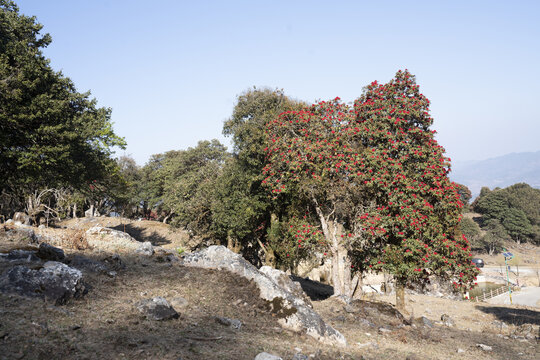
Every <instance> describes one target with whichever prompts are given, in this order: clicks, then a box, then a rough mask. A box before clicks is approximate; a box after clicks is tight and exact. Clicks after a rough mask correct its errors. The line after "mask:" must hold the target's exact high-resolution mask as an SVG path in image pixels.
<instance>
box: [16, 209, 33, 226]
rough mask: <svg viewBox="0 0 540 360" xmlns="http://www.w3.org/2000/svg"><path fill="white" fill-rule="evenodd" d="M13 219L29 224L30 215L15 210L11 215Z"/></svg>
mask: <svg viewBox="0 0 540 360" xmlns="http://www.w3.org/2000/svg"><path fill="white" fill-rule="evenodd" d="M13 221H14V222H17V221H18V222H20V223H21V224H23V225H30V224H31V220H30V216H28V215H27V214H26V213H23V212H16V213H15V214H14V215H13Z"/></svg>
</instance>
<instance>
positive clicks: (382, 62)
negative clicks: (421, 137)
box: [16, 0, 540, 165]
mask: <svg viewBox="0 0 540 360" xmlns="http://www.w3.org/2000/svg"><path fill="white" fill-rule="evenodd" d="M16 2H17V4H18V5H19V7H20V9H21V12H22V13H24V14H26V15H34V16H36V17H37V19H38V21H39V22H40V23H42V24H43V25H44V29H43V32H48V33H50V34H51V36H52V38H53V42H52V44H51V45H50V46H49V47H48V48H47V49H46V50H45V55H46V56H47V57H49V58H50V59H51V63H52V66H53V67H54V68H55V69H56V70H62V71H63V73H64V74H65V75H66V76H68V77H70V78H71V79H72V80H73V81H74V82H75V84H76V85H77V88H78V90H79V91H87V90H90V91H91V92H92V96H94V97H96V98H97V99H98V103H99V105H100V106H107V107H111V108H112V109H113V113H112V119H113V122H114V128H115V131H116V133H117V134H119V135H120V136H124V137H125V138H126V140H127V142H128V148H127V150H126V151H125V152H124V151H120V152H119V153H118V154H119V155H122V154H124V153H125V154H131V155H132V156H133V157H134V158H135V159H136V160H137V162H138V163H139V164H140V165H142V164H144V163H145V162H146V161H147V160H148V158H149V156H150V155H152V154H156V153H160V152H164V151H167V150H173V149H174V150H178V149H185V148H187V147H190V146H194V145H196V144H197V141H199V140H204V139H212V138H218V139H220V140H221V141H223V142H224V143H225V144H226V145H227V146H230V142H229V140H228V139H226V138H224V137H223V135H222V134H221V130H222V125H223V121H224V120H225V119H227V118H228V117H229V116H230V115H231V113H232V109H233V106H234V104H235V101H236V96H237V95H238V94H240V93H242V92H243V91H244V90H246V89H247V88H249V87H252V86H258V87H262V86H268V87H271V88H280V89H284V91H285V93H286V94H287V95H289V96H291V97H294V98H297V99H301V100H305V101H310V102H313V101H315V100H317V99H329V98H334V97H336V96H339V97H341V98H342V99H344V100H345V101H347V102H348V101H352V100H354V99H355V98H357V97H358V96H359V95H360V94H361V92H362V87H364V86H365V85H367V84H368V83H370V82H371V81H373V80H378V81H380V82H386V81H388V80H390V79H391V78H392V77H393V76H394V74H395V73H396V71H397V70H399V69H409V70H410V71H411V72H412V73H413V74H415V75H416V77H417V82H418V84H420V88H421V90H422V92H423V93H424V94H425V95H426V96H427V97H428V98H429V99H430V100H431V103H432V108H431V110H432V115H433V117H434V118H435V123H434V129H435V130H437V131H438V133H439V134H438V138H437V139H438V141H439V143H440V144H441V145H443V146H444V147H445V148H446V150H447V155H448V156H450V157H451V158H452V159H453V160H478V159H485V158H489V157H494V156H498V155H502V154H506V153H510V152H523V151H538V150H540V140H539V139H540V112H539V111H538V105H540V70H539V66H540V20H539V16H540V5H539V4H540V2H539V1H519V0H514V1H495V0H491V1H473V0H468V1H414V0H411V1H403V0H401V1H314V0H310V1H294V0H289V1H256V0H249V1H231V0H228V1H172V0H171V1H163V0H154V1H148V0H146V1H135V0H129V1H128V0H124V1H122V0H92V1H76V0H47V1H43V0H18V1H16Z"/></svg>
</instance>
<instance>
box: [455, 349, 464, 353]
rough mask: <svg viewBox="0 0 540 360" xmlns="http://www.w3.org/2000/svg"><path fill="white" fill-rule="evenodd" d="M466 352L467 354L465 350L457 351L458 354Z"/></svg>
mask: <svg viewBox="0 0 540 360" xmlns="http://www.w3.org/2000/svg"><path fill="white" fill-rule="evenodd" d="M464 352H465V350H463V349H459V348H458V349H457V353H458V354H463V353H464Z"/></svg>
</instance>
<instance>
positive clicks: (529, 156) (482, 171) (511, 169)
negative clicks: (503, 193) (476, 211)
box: [450, 151, 540, 199]
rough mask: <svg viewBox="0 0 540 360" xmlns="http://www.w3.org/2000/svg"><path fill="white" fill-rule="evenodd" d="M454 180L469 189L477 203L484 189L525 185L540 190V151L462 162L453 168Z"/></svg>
mask: <svg viewBox="0 0 540 360" xmlns="http://www.w3.org/2000/svg"><path fill="white" fill-rule="evenodd" d="M450 178H451V179H452V181H455V182H458V183H460V184H464V185H466V186H467V187H469V189H471V192H472V194H473V199H474V198H475V197H476V196H478V194H479V193H480V189H481V188H482V187H483V186H487V187H489V188H490V189H493V188H495V187H501V188H503V187H507V186H510V185H513V184H516V183H520V182H524V183H527V184H529V185H531V186H532V187H535V188H540V151H537V152H525V153H512V154H507V155H504V156H499V157H495V158H491V159H487V160H480V161H465V162H459V161H458V162H455V163H453V164H452V172H451V173H450Z"/></svg>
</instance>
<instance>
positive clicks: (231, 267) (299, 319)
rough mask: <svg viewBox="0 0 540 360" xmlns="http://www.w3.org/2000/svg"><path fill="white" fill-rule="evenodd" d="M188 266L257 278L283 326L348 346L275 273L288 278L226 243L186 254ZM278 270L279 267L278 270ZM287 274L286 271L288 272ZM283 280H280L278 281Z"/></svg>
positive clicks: (263, 295) (185, 263)
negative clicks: (260, 267) (261, 267)
mask: <svg viewBox="0 0 540 360" xmlns="http://www.w3.org/2000/svg"><path fill="white" fill-rule="evenodd" d="M183 263H184V265H185V266H194V267H202V268H208V269H218V270H221V269H223V270H228V271H230V272H232V273H234V274H237V275H240V276H242V277H244V278H246V279H248V280H253V281H254V282H255V284H256V285H257V287H258V288H259V290H260V297H261V298H262V299H264V300H266V301H267V303H268V306H269V308H270V309H271V311H272V312H273V313H274V314H275V315H276V317H277V318H278V322H279V323H280V325H281V326H283V327H285V328H287V329H290V330H293V331H297V332H305V333H306V334H307V335H309V336H312V337H314V338H315V339H317V340H319V341H321V342H323V343H326V344H330V345H340V346H345V345H346V344H347V342H346V340H345V337H344V336H343V335H342V334H341V333H340V332H338V331H337V330H335V329H334V328H332V327H331V326H329V325H327V324H326V323H325V322H324V321H323V319H322V318H321V317H320V316H319V314H317V313H316V312H315V311H313V309H312V308H311V307H310V305H311V304H309V303H307V302H306V301H304V299H303V298H301V297H297V296H294V295H293V293H291V292H290V291H288V290H286V289H285V288H283V287H281V286H280V285H278V283H276V281H275V280H274V279H273V277H278V278H280V279H281V280H283V281H284V278H283V277H281V275H278V274H277V273H275V272H274V271H268V270H264V271H267V272H269V273H271V274H272V276H269V275H267V274H265V273H263V272H261V271H259V270H257V268H256V267H255V266H253V265H252V264H250V263H249V262H247V261H246V260H245V259H244V258H243V257H242V256H240V255H239V254H235V253H233V252H232V251H230V250H229V249H227V248H226V247H224V246H210V247H208V248H207V249H204V250H201V251H198V252H195V253H191V254H188V255H186V256H185V257H184V259H183ZM276 271H277V270H276ZM285 276H286V275H285ZM278 282H279V281H278Z"/></svg>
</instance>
